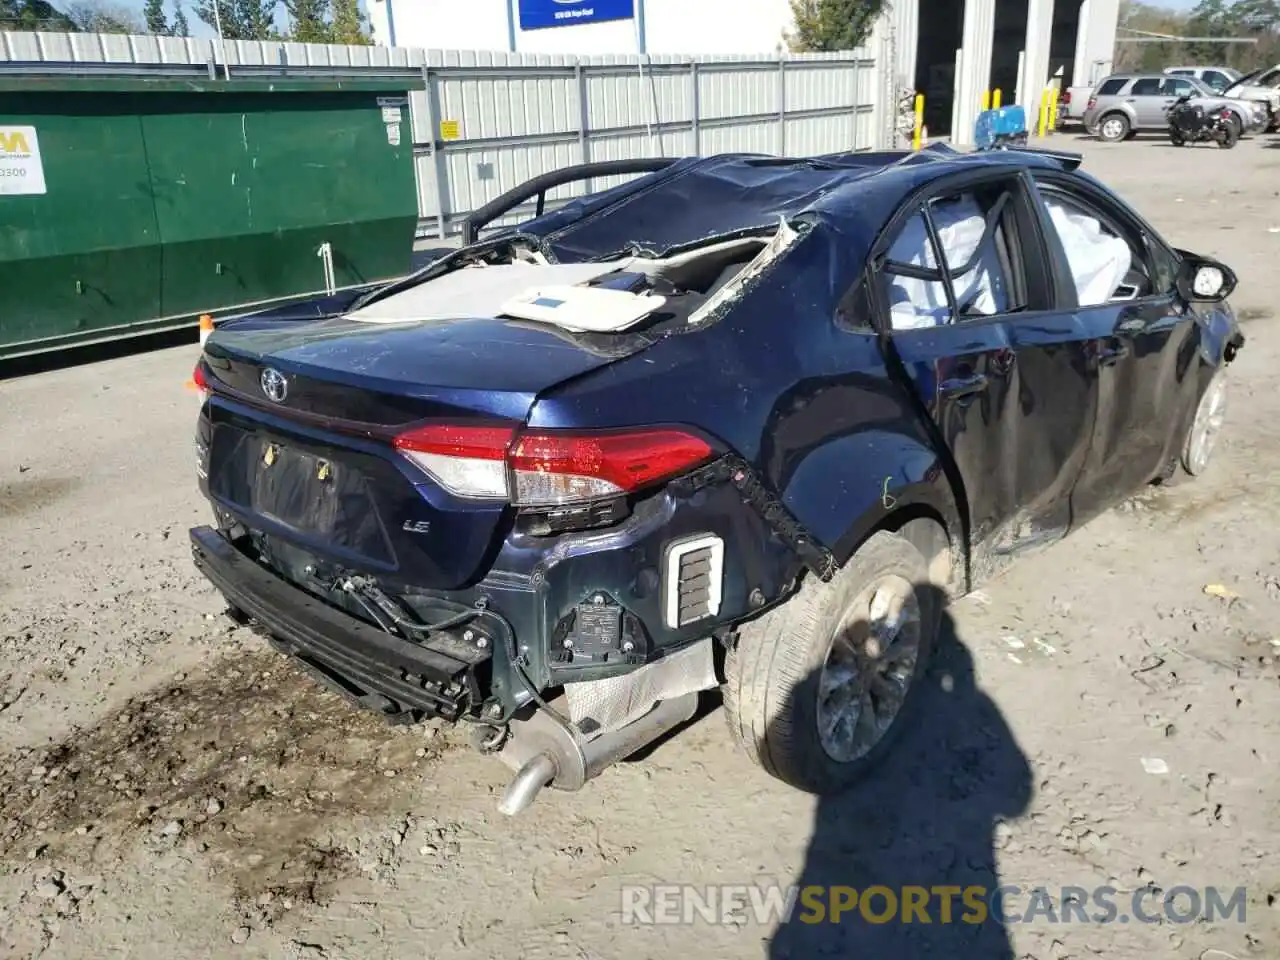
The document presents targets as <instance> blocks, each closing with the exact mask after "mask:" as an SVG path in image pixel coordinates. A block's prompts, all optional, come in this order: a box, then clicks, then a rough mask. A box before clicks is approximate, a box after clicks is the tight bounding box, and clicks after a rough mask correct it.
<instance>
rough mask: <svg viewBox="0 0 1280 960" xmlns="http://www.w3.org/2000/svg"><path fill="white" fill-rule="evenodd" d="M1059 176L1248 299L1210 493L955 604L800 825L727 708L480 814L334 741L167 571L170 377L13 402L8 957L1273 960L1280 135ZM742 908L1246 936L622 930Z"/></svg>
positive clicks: (445, 769) (2, 582) (3, 597)
mask: <svg viewBox="0 0 1280 960" xmlns="http://www.w3.org/2000/svg"><path fill="white" fill-rule="evenodd" d="M1067 144H1069V145H1070V146H1071V147H1072V148H1076V149H1083V150H1084V151H1085V152H1086V154H1087V169H1089V170H1090V171H1092V172H1093V173H1094V174H1096V175H1098V176H1100V177H1101V178H1103V179H1104V180H1107V181H1109V182H1111V183H1114V184H1116V185H1117V186H1118V187H1120V188H1121V190H1122V192H1123V193H1125V194H1126V195H1127V196H1128V197H1129V198H1130V199H1131V200H1132V201H1133V202H1134V203H1135V204H1136V205H1137V206H1138V207H1139V208H1140V209H1141V210H1143V211H1145V212H1146V213H1147V214H1148V215H1149V216H1150V217H1151V218H1152V219H1153V220H1154V222H1155V223H1156V224H1158V225H1159V226H1160V227H1161V228H1162V229H1163V230H1165V231H1166V232H1167V233H1168V235H1169V236H1170V237H1171V239H1172V240H1174V241H1175V242H1176V243H1178V244H1180V245H1182V246H1186V247H1189V248H1192V249H1196V250H1198V251H1200V252H1203V253H1207V254H1211V255H1216V256H1219V257H1222V258H1223V259H1225V260H1226V262H1228V263H1229V264H1230V265H1232V266H1233V267H1234V268H1235V269H1236V270H1237V271H1238V272H1239V275H1240V288H1239V291H1238V293H1237V295H1236V296H1235V298H1234V303H1235V305H1236V307H1237V310H1238V311H1239V312H1240V313H1241V314H1242V316H1243V317H1244V318H1245V320H1246V322H1245V331H1246V335H1247V336H1248V338H1249V340H1248V343H1247V345H1246V347H1245V349H1244V351H1243V352H1242V353H1241V355H1240V358H1239V360H1238V362H1237V363H1236V365H1235V368H1234V374H1235V375H1234V378H1233V379H1234V384H1233V394H1232V400H1231V408H1230V411H1229V414H1228V432H1227V436H1226V438H1225V440H1224V441H1223V446H1221V447H1220V449H1219V452H1218V455H1217V457H1218V459H1217V462H1216V463H1215V464H1214V467H1213V469H1212V470H1211V471H1210V473H1209V474H1208V475H1207V476H1205V477H1203V478H1201V479H1199V480H1197V481H1195V482H1194V483H1191V484H1188V485H1182V486H1178V487H1175V488H1172V489H1167V490H1163V489H1162V490H1159V491H1155V490H1153V491H1152V492H1150V493H1146V494H1143V495H1141V496H1139V497H1138V498H1136V499H1135V500H1133V501H1130V502H1129V503H1126V504H1124V505H1122V506H1121V507H1119V508H1118V509H1116V510H1113V511H1112V512H1110V513H1108V514H1106V515H1105V516H1103V517H1101V518H1100V519H1098V520H1097V521H1095V522H1094V523H1092V524H1091V525H1089V526H1088V527H1086V528H1085V529H1082V530H1080V531H1078V532H1076V533H1075V534H1074V535H1073V536H1072V537H1071V538H1069V540H1068V541H1066V542H1064V543H1062V544H1060V545H1058V546H1055V547H1053V548H1051V549H1050V550H1048V551H1046V552H1044V553H1042V554H1040V555H1038V556H1035V557H1030V558H1028V559H1026V560H1024V561H1022V562H1021V563H1020V565H1018V566H1017V567H1015V569H1013V570H1012V571H1011V572H1010V573H1009V574H1007V575H1006V576H1005V577H1004V578H1002V579H1000V580H999V581H997V582H995V583H992V584H989V585H988V586H987V587H986V589H985V590H984V591H982V592H981V593H979V594H977V595H975V596H973V597H970V598H967V599H966V600H964V601H963V602H961V603H959V604H957V605H955V606H954V607H953V609H952V610H951V614H950V619H951V621H952V622H951V624H950V629H951V630H952V631H953V632H954V634H955V637H956V639H957V640H958V641H959V643H957V644H954V645H952V648H951V652H950V653H949V654H948V655H947V658H946V659H945V660H944V662H943V663H942V664H940V666H939V667H938V669H937V670H936V671H935V674H934V676H933V677H932V678H931V681H930V684H931V686H930V690H929V696H930V698H931V699H932V702H931V703H930V704H929V705H928V706H929V713H928V715H927V716H926V717H925V722H923V723H922V724H920V725H918V726H917V727H916V728H913V730H912V731H911V733H910V734H909V735H908V736H907V737H906V738H905V739H904V740H903V741H902V744H901V747H900V749H899V750H898V752H897V754H896V755H895V756H894V757H892V758H890V760H889V762H888V763H887V764H886V766H885V767H884V768H883V769H882V771H881V773H880V776H879V777H878V778H877V779H876V781H875V782H873V783H871V784H869V785H868V786H867V787H865V788H863V789H861V790H859V791H857V792H856V793H854V794H853V795H851V796H849V797H847V798H844V799H841V800H839V801H831V802H829V803H824V804H822V805H819V804H817V803H816V802H815V801H814V800H813V799H812V798H810V797H808V796H806V795H802V794H798V793H794V792H792V791H790V790H788V789H787V788H785V787H783V786H782V785H780V784H778V783H776V782H774V781H772V780H770V779H769V778H767V777H766V776H765V775H763V774H762V773H759V772H757V771H756V770H755V769H754V768H753V767H752V766H751V765H750V764H749V763H748V762H747V760H746V759H745V758H744V757H742V756H741V755H739V754H738V753H737V752H736V751H735V748H734V747H733V745H732V743H731V741H730V739H729V735H728V732H727V730H726V729H725V725H724V723H723V720H722V718H721V716H720V713H719V712H718V711H716V712H712V713H710V714H709V715H707V716H705V717H703V718H702V719H701V720H700V721H699V722H697V723H696V724H694V725H693V726H692V727H690V728H688V729H686V730H685V731H683V732H681V733H680V734H679V735H678V736H676V737H675V738H673V739H671V740H670V741H668V742H666V743H664V744H662V745H660V746H659V747H658V748H657V749H655V750H653V751H652V752H650V753H649V755H648V756H646V757H644V758H643V759H641V760H638V761H635V762H631V763H627V764H623V765H621V766H618V767H615V768H614V769H612V770H609V771H607V772H606V773H605V774H604V775H603V776H602V777H601V778H600V779H598V780H597V781H595V782H593V783H592V784H590V785H589V786H588V788H587V789H585V790H584V791H582V792H580V793H577V794H564V793H554V794H550V793H549V794H546V795H544V796H543V797H542V798H541V799H540V800H539V801H538V803H537V804H535V806H534V807H533V808H532V809H531V810H530V811H529V812H528V813H527V814H526V815H525V816H523V817H522V818H519V819H516V820H508V819H505V818H503V817H502V816H501V815H500V814H498V812H497V810H496V801H497V797H498V795H499V794H500V792H501V790H502V789H503V787H504V786H505V783H506V771H505V769H504V768H502V767H501V766H500V765H499V764H498V763H496V762H495V761H490V760H486V759H484V758H481V757H479V756H478V755H475V754H473V753H471V752H470V751H468V750H466V749H465V748H463V747H462V746H461V743H460V741H461V738H460V737H459V736H457V735H456V734H455V733H453V732H450V731H439V730H437V729H436V728H434V727H427V728H422V727H418V728H411V729H396V728H390V727H387V726H384V725H383V724H382V723H381V722H380V721H377V720H375V719H373V718H371V717H369V716H367V715H364V714H357V713H355V712H354V711H353V710H351V709H350V708H349V707H348V706H347V705H346V704H345V703H343V702H341V701H339V700H337V699H336V698H335V697H333V696H332V695H330V694H328V693H325V692H322V691H321V690H319V689H318V688H317V687H316V686H315V685H314V684H313V683H312V682H311V681H310V680H309V679H308V678H307V677H305V676H304V675H302V674H300V673H299V672H298V671H297V670H295V669H293V668H292V667H291V666H289V665H288V664H287V663H285V662H284V661H283V660H282V659H281V658H279V657H277V656H276V655H274V654H271V653H269V652H267V650H266V648H265V644H264V643H263V642H262V641H261V640H259V639H258V638H257V637H256V636H254V635H252V634H251V633H249V632H248V631H246V630H243V629H237V628H234V627H233V626H232V625H231V624H230V623H229V622H228V621H226V620H225V619H223V618H221V617H220V616H218V614H219V611H220V609H221V607H220V604H219V603H218V600H217V598H216V597H215V595H214V593H213V591H212V590H211V589H210V588H209V587H207V586H206V585H205V584H204V582H203V581H202V580H201V579H200V578H199V577H198V576H197V575H196V574H195V573H194V572H193V569H192V565H191V562H190V558H189V552H188V547H187V540H186V530H187V528H188V527H189V526H191V525H193V524H194V523H198V522H205V518H206V510H205V508H204V506H203V505H202V503H201V502H200V501H199V499H198V497H197V494H196V487H195V476H194V469H193V468H194V451H193V447H192V442H191V434H192V423H193V417H194V415H195V405H196V401H195V398H194V397H193V395H191V394H190V393H186V392H184V390H183V382H184V381H185V379H186V378H187V377H188V376H189V374H190V371H191V366H192V363H193V362H194V360H195V357H196V353H197V350H196V348H195V347H194V346H182V347H176V348H172V349H166V350H161V351H156V352H150V353H145V354H140V355H133V356H126V357H123V358H119V359H113V360H108V361H104V362H100V363H95V364H91V365H83V366H78V367H75V368H71V369H64V370H59V371H54V372H46V373H40V374H35V375H30V376H26V377H22V378H18V379H12V380H8V381H5V382H0V425H2V426H3V434H2V436H3V439H2V440H0V542H2V543H3V545H4V559H3V560H2V561H0V777H2V778H3V779H2V781H0V952H3V953H4V954H5V955H7V956H12V957H34V956H39V955H42V954H45V953H48V954H49V955H51V956H60V957H75V958H89V957H106V956H119V955H128V956H132V957H137V958H161V957H163V958H171V957H175V956H180V957H211V956H229V957H244V958H250V957H264V958H267V957H270V958H301V957H308V958H325V960H336V958H381V957H388V958H392V957H394V958H403V957H433V958H476V960H504V958H511V960H515V958H523V960H538V958H551V957H556V958H561V957H568V958H628V960H640V958H652V957H659V956H661V957H672V956H716V957H724V958H729V957H734V958H736V957H760V956H770V957H775V958H781V957H796V958H807V957H811V956H819V955H823V954H827V955H833V956H870V957H885V958H889V957H898V956H912V957H914V956H921V955H926V954H931V955H935V956H974V957H1002V956H1008V957H1017V958H1024V957H1031V958H1037V960H1065V958H1086V957H1092V956H1105V957H1107V958H1114V960H1125V958H1143V960H1147V958H1150V957H1161V958H1204V960H1231V958H1233V957H1234V958H1239V960H1243V958H1246V957H1250V958H1252V957H1277V956H1280V835H1278V834H1277V833H1276V830H1275V824H1276V823H1277V817H1278V816H1280V789H1278V786H1280V784H1278V782H1277V781H1278V775H1277V762H1278V761H1280V746H1277V737H1276V735H1277V732H1278V731H1280V666H1277V657H1280V628H1277V626H1276V623H1277V614H1280V393H1278V392H1277V390H1276V389H1275V371H1276V370H1277V369H1280V321H1277V320H1276V318H1275V317H1274V315H1273V309H1274V304H1275V300H1276V297H1277V295H1278V294H1280V276H1278V274H1280V149H1278V148H1280V137H1263V138H1257V139H1253V140H1249V141H1245V142H1243V143H1242V144H1241V145H1240V146H1239V147H1238V148H1237V149H1236V150H1234V151H1231V152H1230V153H1227V152H1224V151H1220V150H1217V149H1214V148H1210V147H1204V148H1197V149H1183V150H1177V149H1173V148H1170V147H1168V146H1167V145H1166V144H1164V143H1163V142H1159V141H1136V142H1131V143H1126V144H1121V145H1115V146H1109V145H1101V144H1094V143H1080V142H1077V141H1075V140H1074V139H1073V138H1065V137H1062V138H1059V139H1058V140H1057V141H1055V146H1063V145H1067ZM1206 588H1209V589H1208V591H1206ZM766 882H778V883H781V884H783V885H789V884H795V883H799V884H823V885H840V886H849V887H854V888H857V889H865V888H866V887H867V886H869V885H874V884H882V885H885V886H888V887H890V888H892V889H900V888H901V887H902V886H903V885H904V884H919V885H923V886H926V887H929V886H934V885H939V884H954V885H957V886H960V887H966V886H970V885H982V886H986V887H988V888H994V887H995V886H996V885H997V884H998V883H1003V884H1006V885H1013V886H1017V887H1019V888H1021V891H1022V893H1021V894H1011V897H1010V900H1011V905H1007V907H1006V909H1007V910H1008V911H1009V913H1012V914H1015V915H1018V916H1021V915H1022V914H1023V913H1024V911H1026V909H1027V907H1028V905H1029V903H1030V894H1029V891H1030V890H1031V888H1036V887H1044V888H1047V890H1048V891H1049V892H1050V894H1051V896H1052V899H1051V902H1050V903H1049V904H1048V905H1046V906H1047V908H1048V909H1049V910H1050V911H1052V912H1054V913H1055V915H1057V916H1058V919H1059V920H1060V921H1061V920H1062V916H1063V907H1064V903H1063V898H1064V897H1065V898H1066V899H1068V900H1069V899H1070V894H1064V893H1063V892H1062V888H1063V887H1080V888H1084V889H1085V890H1087V891H1092V890H1093V889H1094V888H1097V887H1099V886H1106V885H1110V886H1112V887H1114V888H1116V889H1117V890H1118V891H1120V892H1119V894H1118V896H1117V898H1116V902H1117V903H1118V904H1119V907H1120V913H1121V914H1125V915H1126V916H1127V910H1126V908H1127V906H1128V904H1129V902H1130V898H1131V896H1132V892H1133V891H1135V890H1146V891H1147V892H1148V893H1151V894H1153V895H1154V896H1155V897H1156V900H1154V901H1147V903H1148V905H1149V911H1154V910H1155V909H1156V907H1155V906H1150V904H1152V903H1158V900H1159V896H1160V894H1159V891H1162V890H1163V891H1170V890H1173V889H1174V888H1175V887H1179V886H1185V887H1190V888H1193V889H1194V891H1198V893H1199V895H1200V896H1202V897H1204V896H1207V893H1206V889H1207V888H1209V887H1216V888H1218V889H1219V890H1220V891H1223V894H1222V896H1223V899H1227V898H1228V897H1229V895H1230V893H1231V891H1233V890H1235V889H1236V888H1239V887H1243V888H1245V890H1246V895H1247V900H1246V904H1245V918H1244V920H1243V922H1241V921H1240V920H1239V915H1238V914H1234V915H1233V916H1232V917H1231V918H1230V919H1218V920H1216V921H1212V922H1209V921H1205V920H1200V921H1198V922H1190V923H1175V922H1172V921H1171V920H1170V919H1168V918H1167V917H1166V918H1165V919H1163V920H1162V922H1159V923H1140V922H1131V923H1124V922H1113V923H1107V924H1103V923H1096V922H1081V921H1080V920H1078V919H1077V920H1074V921H1072V922H1065V921H1064V922H1057V923H1055V922H1052V920H1051V919H1050V918H1048V917H1046V916H1045V915H1044V913H1043V912H1042V913H1041V914H1040V915H1039V916H1033V917H1031V918H1030V921H1031V922H1012V921H1011V922H1009V923H1007V924H1005V925H1003V926H1001V925H998V924H993V923H988V924H985V925H981V926H977V927H975V926H973V925H970V924H964V923H954V922H953V923H951V924H949V925H948V924H943V923H940V921H939V920H938V919H937V915H936V914H935V918H934V920H933V922H932V923H931V924H930V925H927V926H926V925H922V924H920V923H915V924H910V925H908V924H899V923H888V924H879V925H877V924H869V923H867V922H865V921H863V920H861V919H859V918H858V917H856V916H855V917H854V918H853V919H849V917H846V918H845V921H844V922H842V923H840V924H838V925H831V924H806V923H803V922H800V921H799V919H798V916H793V918H792V921H791V922H790V923H786V924H783V925H781V926H778V925H776V924H774V923H771V922H757V921H756V919H755V918H754V917H749V918H748V919H747V920H746V921H745V922H742V921H741V920H739V921H738V922H730V923H712V922H707V921H706V920H704V919H696V918H695V919H694V922H692V923H690V924H683V923H682V924H668V925H662V924H656V925H635V924H628V923H625V922H624V918H623V917H622V916H621V914H620V909H621V904H622V900H621V894H620V891H621V889H622V887H623V885H624V884H640V885H652V884H692V885H696V886H704V885H707V884H713V883H716V884H720V883H723V884H758V883H766ZM1184 896H1186V897H1189V896H1191V893H1190V892H1188V891H1184ZM1183 902H1184V905H1185V903H1186V901H1185V900H1184V901H1183ZM1089 912H1090V913H1091V914H1092V913H1095V912H1096V911H1094V910H1092V909H1091V910H1090V911H1089ZM1024 919H1026V918H1024ZM864 951H865V952H864Z"/></svg>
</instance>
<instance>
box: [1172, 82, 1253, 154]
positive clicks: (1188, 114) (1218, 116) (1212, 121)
mask: <svg viewBox="0 0 1280 960" xmlns="http://www.w3.org/2000/svg"><path fill="white" fill-rule="evenodd" d="M1191 99H1192V98H1191V97H1190V96H1189V95H1186V96H1181V97H1179V98H1178V99H1177V101H1176V102H1175V103H1174V105H1173V106H1172V107H1170V108H1169V139H1170V140H1171V141H1172V142H1173V145H1174V146H1175V147H1182V146H1186V145H1187V144H1192V143H1202V142H1204V141H1206V140H1212V141H1213V142H1215V143H1216V144H1217V145H1218V146H1219V147H1222V148H1223V149H1224V150H1230V149H1231V148H1232V147H1234V146H1235V145H1236V143H1237V141H1239V139H1240V128H1239V126H1238V125H1237V124H1236V121H1235V117H1234V116H1233V115H1232V113H1231V110H1230V109H1229V108H1228V107H1213V108H1211V109H1208V110H1206V109H1205V107H1204V106H1203V105H1202V104H1198V103H1192V102H1191Z"/></svg>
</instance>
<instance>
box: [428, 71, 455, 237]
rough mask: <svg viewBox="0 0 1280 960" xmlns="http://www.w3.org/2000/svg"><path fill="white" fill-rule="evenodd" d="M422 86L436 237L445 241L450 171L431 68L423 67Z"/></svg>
mask: <svg viewBox="0 0 1280 960" xmlns="http://www.w3.org/2000/svg"><path fill="white" fill-rule="evenodd" d="M422 86H423V89H424V90H425V92H426V95H427V124H428V127H429V131H428V138H429V139H428V140H427V143H429V144H430V145H431V166H432V168H433V169H434V170H435V181H436V236H437V237H439V238H440V239H441V240H443V239H444V198H445V184H446V183H447V182H448V179H449V170H448V167H447V165H446V164H445V160H444V156H443V155H442V154H441V152H440V104H439V103H438V98H437V94H438V91H437V90H436V89H435V86H434V82H433V80H432V77H431V67H430V66H429V65H428V64H423V65H422Z"/></svg>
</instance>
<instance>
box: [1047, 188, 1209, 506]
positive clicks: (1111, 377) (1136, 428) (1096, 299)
mask: <svg viewBox="0 0 1280 960" xmlns="http://www.w3.org/2000/svg"><path fill="white" fill-rule="evenodd" d="M1035 179H1036V181H1037V187H1038V189H1037V193H1038V194H1039V195H1040V207H1041V209H1042V210H1043V211H1044V213H1045V215H1046V219H1047V220H1048V221H1049V222H1048V223H1047V224H1046V227H1045V232H1046V234H1047V235H1048V236H1049V239H1050V244H1051V246H1053V247H1054V248H1055V252H1058V253H1060V254H1061V255H1062V256H1063V258H1064V260H1065V261H1066V262H1067V265H1068V267H1069V268H1070V269H1071V271H1072V274H1073V281H1074V282H1073V284H1072V288H1073V289H1072V290H1071V291H1069V292H1068V295H1072V296H1074V297H1075V298H1076V300H1077V303H1078V306H1077V307H1076V317H1077V319H1078V321H1079V323H1080V325H1081V326H1082V327H1083V328H1084V329H1085V331H1086V332H1087V333H1088V336H1089V341H1088V342H1089V353H1090V360H1091V363H1092V364H1093V365H1094V367H1095V368H1096V370H1097V378H1098V415H1097V418H1096V426H1095V428H1094V436H1093V440H1092V443H1091V444H1090V451H1089V456H1088V458H1087V460H1086V462H1085V465H1084V468H1083V470H1082V473H1081V476H1080V479H1079V482H1078V483H1077V485H1076V490H1075V494H1074V497H1073V508H1074V511H1075V513H1076V515H1077V517H1079V518H1081V519H1083V518H1086V517H1088V516H1092V515H1094V514H1096V513H1098V512H1100V511H1102V510H1105V509H1107V508H1108V507H1109V506H1111V505H1113V504H1114V503H1115V502H1117V501H1118V500H1120V499H1122V498H1124V497H1125V496H1128V495H1129V494H1131V493H1132V492H1133V491H1135V490H1137V489H1139V488H1140V487H1142V486H1143V485H1144V484H1146V483H1147V482H1148V481H1150V480H1151V479H1153V478H1154V477H1155V476H1156V475H1157V474H1158V473H1159V472H1160V470H1161V468H1162V467H1163V466H1164V465H1165V464H1166V463H1167V462H1168V460H1169V458H1170V457H1171V456H1174V455H1176V453H1177V445H1178V441H1179V439H1180V437H1181V430H1180V416H1181V413H1182V412H1184V411H1186V410H1188V409H1189V405H1190V403H1191V402H1192V400H1193V399H1194V392H1195V390H1196V377H1195V375H1196V369H1197V362H1196V358H1197V350H1198V347H1199V338H1200V333H1199V327H1198V325H1197V324H1196V322H1195V317H1194V314H1193V313H1192V312H1191V311H1190V310H1189V309H1188V308H1187V306H1186V305H1185V304H1184V303H1183V301H1182V299H1181V298H1180V297H1179V295H1178V293H1177V291H1176V289H1175V287H1174V280H1175V276H1176V258H1175V255H1174V254H1173V253H1172V251H1170V250H1168V249H1167V248H1166V247H1165V246H1164V245H1163V243H1162V242H1161V241H1160V240H1159V239H1158V238H1157V237H1156V236H1155V235H1154V234H1153V233H1152V232H1151V231H1150V230H1149V228H1147V227H1146V225H1145V224H1144V223H1142V221H1141V220H1140V219H1139V218H1138V217H1137V216H1136V215H1135V214H1133V213H1132V212H1131V211H1129V210H1128V209H1127V208H1125V207H1124V206H1123V205H1122V204H1120V203H1119V202H1118V201H1116V200H1114V198H1111V197H1109V196H1108V195H1106V194H1105V193H1104V192H1103V191H1101V190H1100V189H1098V188H1097V187H1095V186H1093V185H1092V184H1089V183H1087V182H1085V181H1083V180H1081V179H1080V178H1078V177H1075V176H1073V175H1071V174H1066V173H1058V172H1054V173H1045V172H1039V173H1037V174H1036V177H1035Z"/></svg>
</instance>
